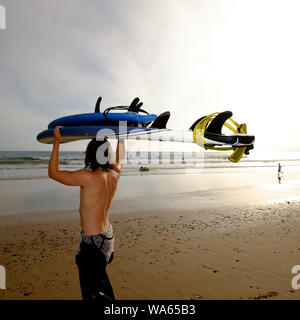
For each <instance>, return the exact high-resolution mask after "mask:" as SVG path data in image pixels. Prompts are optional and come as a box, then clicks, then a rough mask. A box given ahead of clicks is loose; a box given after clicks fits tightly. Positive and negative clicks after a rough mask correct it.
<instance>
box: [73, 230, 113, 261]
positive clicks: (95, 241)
mask: <svg viewBox="0 0 300 320" xmlns="http://www.w3.org/2000/svg"><path fill="white" fill-rule="evenodd" d="M80 235H81V238H82V241H84V242H85V243H87V244H90V245H95V246H96V247H97V248H99V250H100V251H101V252H102V253H103V254H104V256H105V260H106V263H110V262H111V261H112V258H113V252H114V243H115V239H114V233H113V228H112V225H111V224H110V225H109V227H108V229H107V230H106V231H105V232H103V233H98V234H93V235H85V234H84V233H83V231H81V232H80ZM80 250H81V249H80V246H79V249H78V252H77V253H78V254H79V253H80Z"/></svg>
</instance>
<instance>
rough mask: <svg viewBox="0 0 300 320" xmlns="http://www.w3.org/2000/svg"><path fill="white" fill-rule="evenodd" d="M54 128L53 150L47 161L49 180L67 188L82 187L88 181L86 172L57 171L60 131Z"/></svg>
mask: <svg viewBox="0 0 300 320" xmlns="http://www.w3.org/2000/svg"><path fill="white" fill-rule="evenodd" d="M60 128H61V127H55V128H54V143H53V150H52V154H51V157H50V161H49V167H48V175H49V178H51V179H53V180H56V181H58V182H60V183H63V184H66V185H68V186H83V185H85V184H87V183H88V181H89V178H90V177H89V172H88V171H86V170H77V171H60V170H59V158H58V155H59V145H60V142H61V135H60V131H59V129H60Z"/></svg>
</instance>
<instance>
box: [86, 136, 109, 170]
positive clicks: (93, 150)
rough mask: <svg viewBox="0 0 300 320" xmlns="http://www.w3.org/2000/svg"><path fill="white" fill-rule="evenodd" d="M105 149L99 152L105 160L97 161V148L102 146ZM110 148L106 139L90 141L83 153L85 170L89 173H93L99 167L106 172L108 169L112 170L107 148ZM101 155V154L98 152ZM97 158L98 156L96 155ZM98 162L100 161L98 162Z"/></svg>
mask: <svg viewBox="0 0 300 320" xmlns="http://www.w3.org/2000/svg"><path fill="white" fill-rule="evenodd" d="M105 143H106V145H105V146H104V147H105V149H103V150H101V151H102V155H103V156H104V157H105V158H106V159H107V160H105V159H99V157H98V159H97V150H98V148H99V147H101V146H102V145H103V144H105ZM109 146H110V143H109V141H108V140H107V139H104V140H100V141H97V140H96V139H95V138H94V139H92V140H91V141H90V142H89V144H88V145H87V148H86V151H85V160H84V163H85V169H87V170H89V171H95V170H97V169H98V168H99V167H101V168H102V169H103V170H105V171H108V170H109V169H112V168H113V165H112V164H111V163H109V153H108V148H109ZM102 148H103V147H102ZM100 155H101V152H100ZM98 156H99V155H98ZM98 160H100V161H98Z"/></svg>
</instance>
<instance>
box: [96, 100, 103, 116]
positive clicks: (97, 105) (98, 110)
mask: <svg viewBox="0 0 300 320" xmlns="http://www.w3.org/2000/svg"><path fill="white" fill-rule="evenodd" d="M101 101H102V97H99V98H98V100H97V102H96V105H95V113H100V103H101Z"/></svg>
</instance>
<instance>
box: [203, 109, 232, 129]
mask: <svg viewBox="0 0 300 320" xmlns="http://www.w3.org/2000/svg"><path fill="white" fill-rule="evenodd" d="M230 117H232V112H231V111H224V112H221V113H219V114H218V115H217V116H216V117H215V118H214V119H213V121H212V122H211V123H210V124H209V126H208V127H207V129H206V132H210V133H216V134H222V127H223V125H224V123H225V122H226V120H228V119H229V118H230Z"/></svg>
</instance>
